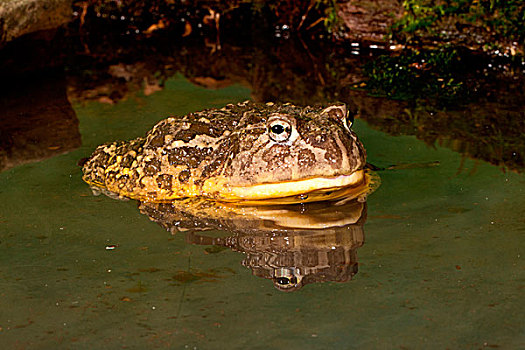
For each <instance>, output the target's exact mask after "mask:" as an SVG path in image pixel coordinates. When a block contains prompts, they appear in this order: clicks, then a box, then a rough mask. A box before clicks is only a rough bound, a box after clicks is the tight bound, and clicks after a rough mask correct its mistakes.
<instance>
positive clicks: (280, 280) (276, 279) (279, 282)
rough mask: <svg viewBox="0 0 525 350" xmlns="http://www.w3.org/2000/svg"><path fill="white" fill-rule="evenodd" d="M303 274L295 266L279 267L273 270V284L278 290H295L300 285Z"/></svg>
mask: <svg viewBox="0 0 525 350" xmlns="http://www.w3.org/2000/svg"><path fill="white" fill-rule="evenodd" d="M302 280H303V276H301V274H300V271H299V269H297V268H295V267H288V268H287V267H281V268H279V269H275V270H274V274H273V284H274V286H275V288H277V289H280V290H283V291H284V290H286V291H288V290H290V291H291V290H296V289H299V288H300V287H302Z"/></svg>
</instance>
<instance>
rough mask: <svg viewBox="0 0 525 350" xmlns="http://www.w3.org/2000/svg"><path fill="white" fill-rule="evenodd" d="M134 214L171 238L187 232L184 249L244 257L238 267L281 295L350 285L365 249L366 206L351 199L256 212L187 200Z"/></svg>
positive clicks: (153, 205)
mask: <svg viewBox="0 0 525 350" xmlns="http://www.w3.org/2000/svg"><path fill="white" fill-rule="evenodd" d="M190 202H191V203H190ZM139 208H140V211H141V212H142V213H144V214H146V215H148V216H149V217H150V219H151V220H153V221H155V222H157V223H158V224H160V225H161V226H162V227H164V228H166V229H167V230H169V231H171V232H172V233H177V232H186V238H187V241H188V242H189V243H193V244H200V245H216V246H222V247H228V248H230V249H232V250H233V251H238V252H242V253H244V254H245V258H244V260H243V261H242V264H243V265H244V266H246V267H248V268H250V269H251V270H252V273H253V274H254V275H256V276H259V277H263V278H266V279H271V280H272V281H273V283H274V285H275V287H276V288H277V289H279V290H281V291H295V290H298V289H300V288H301V287H302V286H304V285H306V284H309V283H316V282H324V281H333V282H346V281H349V280H350V279H351V278H352V277H353V276H354V275H355V274H356V273H357V249H358V248H359V247H361V246H362V245H363V243H364V232H363V225H364V223H365V221H366V203H365V202H364V201H362V200H361V201H360V200H356V199H353V200H349V201H345V200H340V201H338V202H322V203H321V202H319V203H308V204H297V205H280V206H261V207H240V206H235V205H228V204H224V203H223V204H221V203H217V202H210V201H204V200H198V201H197V200H188V201H178V202H173V203H141V204H140V207H139ZM213 230H221V231H224V232H227V233H228V235H227V236H218V235H217V233H216V232H211V231H213ZM203 231H210V232H209V233H207V234H205V233H203Z"/></svg>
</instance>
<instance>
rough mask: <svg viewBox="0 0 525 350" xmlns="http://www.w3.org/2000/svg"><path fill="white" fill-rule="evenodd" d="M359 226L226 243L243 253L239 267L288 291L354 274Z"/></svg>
mask: <svg viewBox="0 0 525 350" xmlns="http://www.w3.org/2000/svg"><path fill="white" fill-rule="evenodd" d="M362 224H363V221H361V222H360V223H359V224H357V225H352V226H350V227H337V228H330V229H325V230H312V231H309V232H306V231H295V232H294V231H292V232H287V233H286V234H282V235H281V234H280V235H275V234H272V235H270V236H266V237H260V236H259V237H257V238H254V237H246V236H244V237H240V236H237V237H236V239H234V240H231V239H229V240H228V241H229V242H231V243H235V246H230V247H231V248H232V249H234V250H237V251H242V252H244V253H245V254H246V257H245V259H244V260H243V262H242V264H243V265H244V266H246V267H248V268H249V269H251V270H252V272H253V274H254V275H256V276H259V277H262V278H266V279H271V280H272V281H273V284H274V286H275V287H276V288H277V289H279V290H281V291H287V292H291V291H296V290H298V289H300V288H301V287H303V286H304V285H306V284H310V283H317V282H328V281H332V282H346V281H348V280H350V279H351V278H352V276H353V275H355V274H356V273H357V249H358V248H359V247H360V246H361V245H362V244H363V241H364V237H363V226H362Z"/></svg>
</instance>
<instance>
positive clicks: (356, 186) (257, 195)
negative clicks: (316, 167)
mask: <svg viewBox="0 0 525 350" xmlns="http://www.w3.org/2000/svg"><path fill="white" fill-rule="evenodd" d="M368 183H369V179H368V177H367V176H365V171H364V170H357V171H355V172H353V173H351V174H349V175H339V176H334V177H315V178H309V179H303V180H295V181H285V182H278V183H265V184H259V185H253V186H229V187H227V189H226V190H225V191H224V192H220V193H218V199H220V200H223V201H227V202H242V204H266V203H267V204H291V203H306V202H315V201H321V200H332V199H337V198H341V197H346V196H348V193H349V192H352V193H357V192H359V194H363V193H365V192H366V187H367V185H368ZM356 190H357V191H356ZM355 197H357V195H356V196H355ZM262 201H264V202H265V203H263V202H262Z"/></svg>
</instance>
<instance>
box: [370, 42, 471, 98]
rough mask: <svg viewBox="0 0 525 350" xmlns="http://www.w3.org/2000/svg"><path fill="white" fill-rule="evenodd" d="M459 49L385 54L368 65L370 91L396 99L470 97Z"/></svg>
mask: <svg viewBox="0 0 525 350" xmlns="http://www.w3.org/2000/svg"><path fill="white" fill-rule="evenodd" d="M463 66H464V64H463V62H462V57H461V55H460V54H459V52H458V50H457V49H452V48H443V49H439V50H431V51H424V52H421V51H416V50H412V51H406V52H403V53H401V54H399V55H396V56H390V55H384V56H380V57H379V58H378V59H376V60H374V61H372V62H370V63H368V64H366V65H365V66H364V73H365V75H366V76H367V77H368V81H367V82H366V89H367V90H368V91H370V92H371V93H373V94H375V95H380V96H387V97H390V98H394V99H401V100H414V99H416V100H417V99H426V100H436V101H438V102H454V101H457V100H459V99H461V100H465V99H466V98H468V95H469V91H468V89H467V88H466V85H465V82H464V81H463V77H462V75H461V74H460V73H459V72H461V71H462V68H463Z"/></svg>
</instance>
